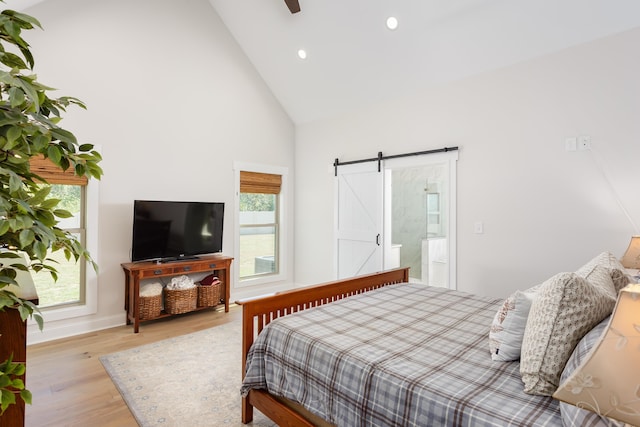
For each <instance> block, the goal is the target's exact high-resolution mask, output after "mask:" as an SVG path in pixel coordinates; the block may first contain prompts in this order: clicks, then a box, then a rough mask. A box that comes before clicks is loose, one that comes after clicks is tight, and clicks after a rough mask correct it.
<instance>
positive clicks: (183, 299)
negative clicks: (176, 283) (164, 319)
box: [164, 286, 198, 314]
mask: <svg viewBox="0 0 640 427" xmlns="http://www.w3.org/2000/svg"><path fill="white" fill-rule="evenodd" d="M197 302H198V288H197V287H196V286H194V287H193V288H189V289H166V288H165V290H164V311H166V312H167V313H168V314H180V313H187V312H189V311H193V310H195V309H196V303H197Z"/></svg>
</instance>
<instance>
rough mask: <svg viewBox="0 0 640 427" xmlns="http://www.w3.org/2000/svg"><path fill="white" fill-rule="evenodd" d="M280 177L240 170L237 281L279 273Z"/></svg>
mask: <svg viewBox="0 0 640 427" xmlns="http://www.w3.org/2000/svg"><path fill="white" fill-rule="evenodd" d="M281 187H282V176H281V175H278V174H270V173H261V172H250V171H240V194H239V212H238V214H239V221H238V223H239V234H240V236H239V239H238V240H239V276H240V280H241V281H242V280H249V279H257V278H260V277H264V276H273V275H276V274H278V273H279V272H280V235H281V233H280V218H281V212H280V193H281Z"/></svg>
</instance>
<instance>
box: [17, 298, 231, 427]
mask: <svg viewBox="0 0 640 427" xmlns="http://www.w3.org/2000/svg"><path fill="white" fill-rule="evenodd" d="M122 316H123V318H124V312H123V314H122ZM240 318H241V308H240V307H238V306H235V305H233V306H231V307H230V310H229V313H225V312H224V309H223V308H220V309H217V310H213V309H212V310H205V311H200V312H194V313H188V314H184V315H180V316H177V317H173V318H166V319H160V320H157V321H153V322H146V323H143V324H141V325H140V332H139V333H137V334H134V333H133V326H131V325H129V326H121V327H117V328H112V329H107V330H103V331H98V332H94V333H88V334H84V335H79V336H76V337H72V338H65V339H61V340H56V341H51V342H47V343H42V344H35V345H32V346H29V347H27V388H28V389H29V390H31V392H32V393H33V404H32V405H27V409H26V426H27V427H45V426H55V427H60V426H77V427H80V426H82V427H84V426H91V427H103V426H108V427H110V426H113V427H129V426H131V427H135V426H137V425H138V424H137V423H136V421H135V419H134V418H133V416H132V415H131V413H130V412H129V409H128V407H127V405H126V404H125V402H124V400H122V397H121V396H120V393H119V392H118V390H117V389H116V387H115V386H114V384H113V383H112V382H111V379H110V378H109V375H107V373H106V371H105V370H104V368H103V367H102V363H100V360H99V357H100V356H102V355H104V354H109V353H114V352H117V351H121V350H125V349H127V348H131V347H137V346H139V345H143V344H148V343H151V342H154V341H159V340H162V339H165V338H171V337H174V336H178V335H184V334H188V333H191V332H195V331H199V330H202V329H206V328H210V327H213V326H217V325H221V324H224V323H227V322H230V321H232V320H239V319H240ZM45 328H46V324H45ZM238 357H240V355H238Z"/></svg>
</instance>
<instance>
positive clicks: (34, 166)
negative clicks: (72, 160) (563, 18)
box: [29, 156, 88, 185]
mask: <svg viewBox="0 0 640 427" xmlns="http://www.w3.org/2000/svg"><path fill="white" fill-rule="evenodd" d="M29 163H30V165H31V172H33V173H35V174H36V175H38V176H40V177H41V178H43V179H45V180H46V181H47V182H48V183H49V184H67V185H87V181H88V179H87V177H86V176H78V175H76V174H75V171H74V170H73V168H72V167H69V169H67V170H66V171H63V170H62V169H60V167H59V166H57V165H56V164H54V163H53V162H52V161H51V160H49V159H48V158H44V157H43V156H34V157H32V158H30V159H29Z"/></svg>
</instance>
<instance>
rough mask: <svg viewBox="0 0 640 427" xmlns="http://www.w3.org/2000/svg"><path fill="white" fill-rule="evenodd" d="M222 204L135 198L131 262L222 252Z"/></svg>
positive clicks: (182, 257)
mask: <svg viewBox="0 0 640 427" xmlns="http://www.w3.org/2000/svg"><path fill="white" fill-rule="evenodd" d="M223 219H224V203H222V202H171V201H160V200H134V202H133V242H132V245H131V261H134V262H135V261H145V260H155V261H174V260H181V259H189V258H197V257H198V256H199V255H205V254H211V253H215V252H221V251H222V229H223Z"/></svg>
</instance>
